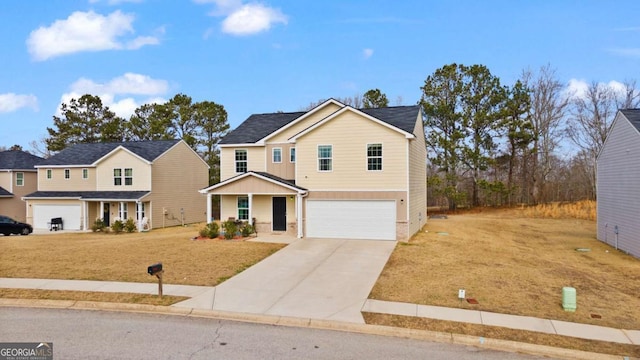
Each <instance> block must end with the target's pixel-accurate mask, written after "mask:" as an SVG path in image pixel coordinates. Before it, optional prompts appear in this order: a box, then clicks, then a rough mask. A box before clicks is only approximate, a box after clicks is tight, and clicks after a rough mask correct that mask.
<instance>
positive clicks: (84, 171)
mask: <svg viewBox="0 0 640 360" xmlns="http://www.w3.org/2000/svg"><path fill="white" fill-rule="evenodd" d="M82 178H83V179H84V180H86V179H88V178H89V169H82Z"/></svg>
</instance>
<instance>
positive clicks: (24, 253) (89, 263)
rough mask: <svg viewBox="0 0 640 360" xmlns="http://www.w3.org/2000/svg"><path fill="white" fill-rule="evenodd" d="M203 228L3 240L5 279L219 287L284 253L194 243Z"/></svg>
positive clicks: (269, 247)
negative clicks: (156, 269)
mask: <svg viewBox="0 0 640 360" xmlns="http://www.w3.org/2000/svg"><path fill="white" fill-rule="evenodd" d="M201 227H203V224H198V225H189V226H186V227H172V228H166V229H158V230H152V231H149V232H145V233H132V234H117V235H116V234H113V233H111V234H104V233H64V234H63V233H59V234H47V235H29V236H0V277H12V278H18V277H23V278H45V279H82V280H109V281H131V282H157V279H156V278H155V276H149V275H148V274H147V266H149V265H151V264H153V263H156V262H162V263H163V267H164V270H165V272H164V278H163V280H164V282H165V283H166V284H184V285H206V286H214V285H217V284H219V283H220V282H222V281H224V280H226V279H228V278H229V277H231V276H233V275H235V274H237V273H238V272H240V271H242V270H244V269H246V268H247V267H249V266H251V265H253V264H255V263H256V262H258V261H260V260H262V259H264V258H265V257H267V256H269V255H270V254H272V253H274V252H275V251H277V250H279V249H281V248H282V247H283V246H284V245H281V244H266V243H255V242H244V241H225V240H191V238H192V237H194V236H197V235H198V230H199V229H200V228H201Z"/></svg>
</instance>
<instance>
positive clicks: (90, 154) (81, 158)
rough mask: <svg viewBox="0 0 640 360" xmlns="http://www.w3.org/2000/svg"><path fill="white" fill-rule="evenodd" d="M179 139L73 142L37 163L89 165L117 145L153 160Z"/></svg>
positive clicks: (42, 164)
mask: <svg viewBox="0 0 640 360" xmlns="http://www.w3.org/2000/svg"><path fill="white" fill-rule="evenodd" d="M179 141H180V140H178V139H174V140H155V141H128V142H113V143H88V144H75V145H72V146H70V147H68V148H66V149H64V150H62V151H60V152H59V153H57V154H56V155H54V156H52V157H50V158H48V159H46V160H44V161H42V162H41V163H40V164H38V165H40V166H46V165H91V164H93V163H94V162H96V161H97V160H98V159H100V158H101V157H103V156H105V155H107V154H108V153H110V152H111V151H113V150H114V149H115V148H117V147H118V146H122V147H124V148H126V149H127V150H129V151H131V152H132V153H134V154H136V155H138V156H140V157H141V158H143V159H145V160H147V161H153V160H155V159H156V158H157V157H158V156H160V155H162V154H163V153H164V152H165V151H167V150H169V149H170V148H171V147H172V146H174V145H175V144H177V143H178V142H179Z"/></svg>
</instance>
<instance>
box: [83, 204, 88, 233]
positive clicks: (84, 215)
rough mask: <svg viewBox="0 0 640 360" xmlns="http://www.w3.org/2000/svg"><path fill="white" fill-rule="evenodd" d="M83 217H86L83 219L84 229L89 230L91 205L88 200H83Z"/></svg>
mask: <svg viewBox="0 0 640 360" xmlns="http://www.w3.org/2000/svg"><path fill="white" fill-rule="evenodd" d="M82 217H83V218H84V219H82V229H83V230H89V219H87V218H88V217H89V207H88V206H87V202H86V201H83V202H82Z"/></svg>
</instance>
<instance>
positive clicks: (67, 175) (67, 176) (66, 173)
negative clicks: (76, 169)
mask: <svg viewBox="0 0 640 360" xmlns="http://www.w3.org/2000/svg"><path fill="white" fill-rule="evenodd" d="M64 179H65V180H69V179H71V170H70V169H64Z"/></svg>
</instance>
